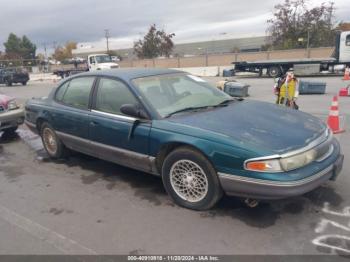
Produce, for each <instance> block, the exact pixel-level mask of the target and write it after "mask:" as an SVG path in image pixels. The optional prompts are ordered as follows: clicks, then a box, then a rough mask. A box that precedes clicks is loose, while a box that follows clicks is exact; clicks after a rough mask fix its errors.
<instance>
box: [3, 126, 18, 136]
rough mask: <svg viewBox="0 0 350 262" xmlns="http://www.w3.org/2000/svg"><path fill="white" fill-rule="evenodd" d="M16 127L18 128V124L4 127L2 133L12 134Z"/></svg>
mask: <svg viewBox="0 0 350 262" xmlns="http://www.w3.org/2000/svg"><path fill="white" fill-rule="evenodd" d="M17 128H18V126H14V127H10V128H6V129H4V133H5V134H7V135H12V134H14V133H15V132H16V130H17Z"/></svg>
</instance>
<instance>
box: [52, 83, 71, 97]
mask: <svg viewBox="0 0 350 262" xmlns="http://www.w3.org/2000/svg"><path fill="white" fill-rule="evenodd" d="M69 82H70V81H67V82H65V83H64V84H63V85H61V86H60V87H59V88H58V90H57V91H56V95H55V98H56V100H57V101H62V99H63V96H64V93H65V92H66V90H67V87H68V86H69Z"/></svg>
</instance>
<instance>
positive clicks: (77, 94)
mask: <svg viewBox="0 0 350 262" xmlns="http://www.w3.org/2000/svg"><path fill="white" fill-rule="evenodd" d="M94 80H95V78H93V77H78V78H74V79H72V80H71V81H70V82H69V85H68V87H67V90H66V92H65V93H64V95H63V99H62V102H63V103H65V104H67V105H70V106H74V107H78V108H82V109H87V108H88V105H89V98H90V91H91V87H92V84H93V83H94Z"/></svg>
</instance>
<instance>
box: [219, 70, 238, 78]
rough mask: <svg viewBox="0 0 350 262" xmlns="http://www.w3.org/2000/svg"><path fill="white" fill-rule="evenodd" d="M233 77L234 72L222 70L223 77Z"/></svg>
mask: <svg viewBox="0 0 350 262" xmlns="http://www.w3.org/2000/svg"><path fill="white" fill-rule="evenodd" d="M234 75H235V71H234V70H233V69H224V71H223V72H222V76H223V77H230V76H234Z"/></svg>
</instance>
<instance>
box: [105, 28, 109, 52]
mask: <svg viewBox="0 0 350 262" xmlns="http://www.w3.org/2000/svg"><path fill="white" fill-rule="evenodd" d="M105 37H106V43H107V53H109V42H108V39H109V29H105Z"/></svg>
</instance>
